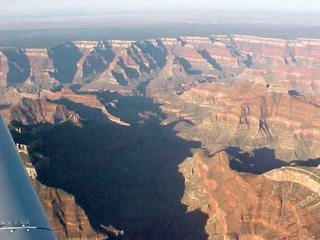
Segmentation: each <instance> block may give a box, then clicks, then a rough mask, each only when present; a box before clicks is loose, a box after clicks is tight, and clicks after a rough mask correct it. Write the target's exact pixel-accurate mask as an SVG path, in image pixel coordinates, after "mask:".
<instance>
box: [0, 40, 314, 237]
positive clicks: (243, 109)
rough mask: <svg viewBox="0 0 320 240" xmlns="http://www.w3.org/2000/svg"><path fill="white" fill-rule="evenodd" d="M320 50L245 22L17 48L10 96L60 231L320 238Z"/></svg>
mask: <svg viewBox="0 0 320 240" xmlns="http://www.w3.org/2000/svg"><path fill="white" fill-rule="evenodd" d="M319 54H320V40H319V39H307V38H300V39H292V40H283V39H274V38H260V37H254V36H244V35H231V36H229V35H228V36H227V35H212V36H209V37H183V36H182V37H179V38H159V39H148V40H145V41H141V42H134V41H120V40H112V41H75V42H66V43H62V44H60V45H57V46H54V47H52V48H50V49H20V50H14V49H11V50H6V51H4V52H3V53H0V91H1V95H0V106H1V111H2V114H3V116H4V118H5V120H6V121H7V123H10V124H9V126H10V128H11V130H12V134H13V136H14V139H15V141H16V142H17V143H19V144H21V145H18V147H19V146H20V148H21V149H22V150H21V151H22V154H26V155H25V156H24V158H26V159H27V156H29V158H30V160H29V162H28V161H26V164H27V165H26V166H27V169H28V173H29V174H30V176H31V177H33V178H35V177H34V176H35V175H36V174H37V176H38V177H37V179H38V180H35V179H34V183H35V185H36V187H37V189H38V193H39V195H40V198H41V199H42V201H43V203H44V205H45V207H46V210H47V213H48V215H49V217H50V219H51V222H52V223H53V226H54V228H55V230H56V232H57V234H58V235H59V237H60V238H61V239H70V240H71V239H72V240H78V239H79V240H80V239H92V240H93V239H106V238H107V237H106V236H105V235H107V236H108V238H109V239H132V240H138V239H177V240H182V239H190V240H194V239H199V240H202V239H209V240H222V239H238V240H239V239H240V240H242V239H243V240H244V239H245V240H254V239H294V240H298V239H299V240H300V239H320V230H319V229H320V227H319V226H320V225H319V224H320V218H319V216H318V215H317V214H315V213H316V212H319V211H320V209H319V208H320V204H319V202H320V199H319V192H320V187H319V186H320V185H319V182H320V180H319V175H320V172H319V167H318V164H319V157H320V108H319V106H320V97H319V94H320V62H319ZM30 161H31V162H30ZM31 163H32V164H31ZM35 173H36V174H35ZM39 181H40V182H41V183H40V182H39Z"/></svg>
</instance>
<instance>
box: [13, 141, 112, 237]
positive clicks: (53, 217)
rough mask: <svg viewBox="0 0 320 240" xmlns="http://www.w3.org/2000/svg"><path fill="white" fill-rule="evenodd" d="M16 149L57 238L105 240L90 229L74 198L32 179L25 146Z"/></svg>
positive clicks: (32, 175) (31, 167)
mask: <svg viewBox="0 0 320 240" xmlns="http://www.w3.org/2000/svg"><path fill="white" fill-rule="evenodd" d="M17 147H18V150H19V153H20V156H21V158H22V160H23V163H24V165H25V168H26V170H27V173H28V174H29V176H30V178H31V179H32V183H33V185H34V187H35V189H36V191H37V193H38V196H39V198H40V200H41V202H42V204H43V206H44V209H45V211H46V214H47V216H48V218H49V221H50V223H51V225H52V227H53V230H54V232H55V234H56V235H57V237H58V238H59V239H70V240H80V239H88V240H106V236H105V235H104V234H100V233H98V232H96V231H94V230H93V229H92V227H91V225H90V223H89V220H88V217H87V216H86V214H85V212H84V211H83V209H82V208H81V207H79V206H78V205H77V203H76V201H75V198H74V196H72V195H70V194H68V193H66V192H65V191H63V190H61V189H54V188H50V187H47V186H45V185H43V184H41V183H40V182H39V181H38V180H36V178H34V176H35V175H34V174H36V169H35V168H34V167H33V165H32V164H31V162H30V158H29V155H28V152H26V151H21V150H24V149H26V148H27V146H26V145H22V144H18V145H17ZM30 173H34V174H30Z"/></svg>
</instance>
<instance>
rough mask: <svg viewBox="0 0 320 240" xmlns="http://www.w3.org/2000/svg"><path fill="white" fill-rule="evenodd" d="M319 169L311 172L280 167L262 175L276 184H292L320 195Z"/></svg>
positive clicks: (296, 168)
mask: <svg viewBox="0 0 320 240" xmlns="http://www.w3.org/2000/svg"><path fill="white" fill-rule="evenodd" d="M319 172H320V171H319V167H318V169H317V171H315V172H312V171H309V170H306V169H303V168H299V167H282V168H278V169H274V170H272V171H269V172H267V173H265V174H263V175H264V176H265V177H267V178H268V179H271V180H273V181H277V182H284V181H287V182H294V183H298V184H301V185H303V186H305V187H307V188H309V189H310V190H312V191H313V192H316V193H319V194H320V177H319Z"/></svg>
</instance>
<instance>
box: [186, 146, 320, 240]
mask: <svg viewBox="0 0 320 240" xmlns="http://www.w3.org/2000/svg"><path fill="white" fill-rule="evenodd" d="M229 159H230V156H228V154H226V153H225V152H219V153H217V154H216V155H215V156H213V157H211V158H208V157H207V156H206V155H205V154H204V153H203V151H198V152H197V153H196V154H195V155H194V156H193V157H192V158H188V159H187V160H186V161H184V162H183V163H182V164H181V165H180V171H182V172H183V174H184V176H185V180H186V181H185V183H186V190H185V194H184V196H183V198H182V201H183V203H185V204H187V205H188V206H189V207H188V209H189V210H192V209H197V208H201V210H202V211H203V212H206V213H207V214H208V215H209V219H208V221H207V224H206V232H207V233H208V235H209V237H208V239H210V240H211V239H212V240H218V239H219V240H220V239H249V240H251V239H252V240H256V239H297V240H298V239H319V237H320V231H319V228H318V226H319V216H318V215H317V214H315V212H317V211H319V208H320V205H319V200H320V199H319V198H320V196H319V189H318V185H319V173H320V172H319V170H315V169H309V168H308V169H301V168H299V167H290V168H283V169H279V170H274V171H271V172H268V173H266V174H264V175H260V176H255V175H249V174H241V173H237V172H235V171H232V170H231V169H230V168H229ZM199 186H200V187H199Z"/></svg>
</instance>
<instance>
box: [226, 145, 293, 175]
mask: <svg viewBox="0 0 320 240" xmlns="http://www.w3.org/2000/svg"><path fill="white" fill-rule="evenodd" d="M226 152H227V153H228V154H229V155H230V156H231V159H230V163H229V164H230V168H231V169H233V170H235V171H237V172H247V173H253V174H262V173H265V172H268V171H271V170H273V169H276V168H280V167H284V166H288V165H289V164H288V163H286V162H284V161H282V160H279V159H277V158H276V157H275V151H274V150H273V149H269V148H260V149H256V150H254V151H253V152H252V154H249V153H247V152H243V151H242V150H241V149H240V148H238V147H228V148H227V149H226Z"/></svg>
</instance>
